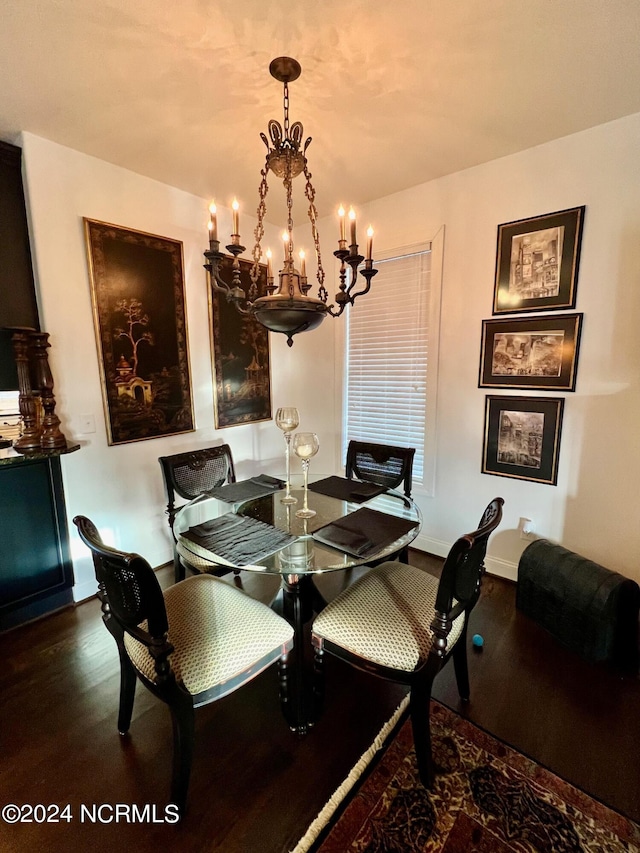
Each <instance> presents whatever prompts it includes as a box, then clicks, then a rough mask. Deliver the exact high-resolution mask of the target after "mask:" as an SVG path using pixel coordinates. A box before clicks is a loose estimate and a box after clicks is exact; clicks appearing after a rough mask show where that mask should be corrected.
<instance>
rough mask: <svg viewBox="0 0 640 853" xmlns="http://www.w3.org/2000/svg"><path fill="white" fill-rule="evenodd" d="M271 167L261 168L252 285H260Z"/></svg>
mask: <svg viewBox="0 0 640 853" xmlns="http://www.w3.org/2000/svg"><path fill="white" fill-rule="evenodd" d="M268 171H269V167H268V166H265V167H264V169H261V170H260V175H261V180H260V187H259V188H258V196H259V198H260V201H259V202H258V210H257V214H258V222H257V224H256V227H255V230H254V232H253V236H254V237H255V241H256V242H255V245H254V247H253V266H252V267H251V287H252V289H253V288H256V289H257V287H258V278H259V275H260V258H261V256H262V238H263V237H264V216H265V213H266V212H267V201H266V199H267V193H268V192H269V184H268V183H267V173H268Z"/></svg>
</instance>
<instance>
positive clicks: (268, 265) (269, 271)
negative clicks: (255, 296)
mask: <svg viewBox="0 0 640 853" xmlns="http://www.w3.org/2000/svg"><path fill="white" fill-rule="evenodd" d="M267 278H273V269H272V268H271V249H267Z"/></svg>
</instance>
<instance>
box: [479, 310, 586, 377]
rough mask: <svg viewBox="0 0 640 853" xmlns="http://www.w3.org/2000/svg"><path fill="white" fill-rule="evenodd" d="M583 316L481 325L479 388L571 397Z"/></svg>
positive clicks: (519, 318) (521, 318)
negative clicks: (552, 391)
mask: <svg viewBox="0 0 640 853" xmlns="http://www.w3.org/2000/svg"><path fill="white" fill-rule="evenodd" d="M582 320H583V315H582V314H556V315H554V316H553V317H548V316H547V317H508V318H501V319H496V320H483V321H482V342H481V346H480V376H479V379H478V387H480V388H524V389H526V388H531V389H534V388H535V389H538V390H544V389H547V388H553V389H555V390H558V391H575V387H576V373H577V367H578V354H579V349H580V334H581V330H582Z"/></svg>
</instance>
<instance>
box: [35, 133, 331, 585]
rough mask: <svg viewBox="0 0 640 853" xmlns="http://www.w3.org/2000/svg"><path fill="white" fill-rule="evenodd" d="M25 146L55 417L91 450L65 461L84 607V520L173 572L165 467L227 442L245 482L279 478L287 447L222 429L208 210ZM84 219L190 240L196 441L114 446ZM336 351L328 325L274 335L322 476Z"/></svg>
mask: <svg viewBox="0 0 640 853" xmlns="http://www.w3.org/2000/svg"><path fill="white" fill-rule="evenodd" d="M22 147H23V155H24V166H25V185H26V193H27V205H28V209H29V215H30V230H31V245H32V252H33V257H34V264H35V267H36V281H37V288H38V300H39V306H40V320H41V325H42V328H43V329H44V330H45V331H47V332H49V333H50V336H51V337H50V341H51V350H50V361H51V367H52V371H53V375H54V379H55V389H54V392H55V395H56V400H57V409H56V411H57V413H58V414H59V416H60V418H61V420H62V428H63V430H64V432H65V434H66V435H67V438H68V439H74V438H77V439H78V440H79V441H80V443H81V444H82V449H81V450H80V451H78V452H76V453H74V454H71V455H69V456H65V457H63V459H62V470H63V478H64V484H65V494H66V501H67V517H68V520H69V530H70V535H71V548H72V557H73V562H74V571H75V577H76V586H75V588H74V596H75V598H76V600H79V599H81V598H84V597H86V596H88V595H92V594H94V593H95V590H96V584H95V579H94V574H93V568H92V565H91V563H90V560H89V558H88V552H87V549H86V548H85V546H84V545H83V544H82V543H81V542H80V540H79V539H78V538H77V536H76V534H75V526H74V525H73V524H72V519H73V517H74V515H77V514H83V515H87V516H89V517H90V518H91V519H92V520H93V521H94V522H95V523H96V524H97V526H98V528H99V529H100V530H101V532H102V533H103V535H104V536H105V539H107V541H110V542H111V543H112V544H114V545H115V546H117V547H120V548H123V549H125V550H134V551H138V552H139V553H141V554H143V555H144V556H145V557H146V558H147V559H148V560H149V561H150V562H151V564H152V565H159V564H162V563H164V562H166V561H167V560H169V559H171V538H170V533H169V528H168V526H167V521H166V516H165V514H164V508H165V506H166V499H165V496H164V487H163V483H162V476H161V473H160V466H159V464H158V461H157V460H158V457H159V456H164V455H166V454H170V453H178V452H181V451H183V450H189V449H191V448H196V447H207V446H211V445H215V444H221V443H223V442H226V443H228V444H229V445H230V446H231V449H232V451H233V455H234V460H235V463H236V473H237V476H238V477H239V478H242V477H247V476H251V474H253V473H257V472H258V471H260V470H263V471H269V472H270V473H275V474H278V473H282V472H283V471H284V441H283V438H282V433H281V432H280V431H279V430H278V429H277V428H276V427H275V425H274V423H273V421H267V422H263V423H259V424H255V425H246V426H236V427H231V428H227V429H223V430H218V431H216V430H215V428H214V418H213V384H212V382H213V380H212V368H211V353H210V346H209V318H208V304H207V289H206V280H205V272H204V270H203V268H202V264H203V261H204V259H203V256H202V252H203V251H204V249H205V248H207V231H206V224H207V220H208V214H207V206H208V203H209V202H208V200H207V199H200V198H197V197H195V196H191V195H189V194H187V193H184V192H181V191H179V190H176V189H173V188H171V187H168V186H166V185H163V184H160V183H158V182H156V181H152V180H149V179H147V178H143V177H141V176H140V175H136V174H133V173H131V172H128V171H126V170H124V169H120V168H117V167H115V166H112V165H110V164H108V163H105V162H102V161H100V160H96V159H95V158H92V157H88V156H86V155H84V154H80V153H78V152H77V151H73V150H71V149H69V148H65V147H63V146H60V145H57V144H54V143H52V142H49V141H48V140H45V139H42V138H40V137H37V136H34V135H32V134H29V133H25V134H23V139H22ZM248 201H249V200H247V202H248ZM247 206H249V205H248V204H247ZM83 217H88V218H90V219H97V220H101V221H105V222H110V223H114V224H116V225H121V226H124V227H127V228H132V229H136V230H139V231H147V232H149V233H152V234H158V235H161V236H164V237H171V238H173V239H177V240H181V241H182V242H183V244H184V265H185V290H186V308H187V327H188V341H189V354H190V367H191V381H192V386H193V405H194V415H195V424H196V427H197V429H196V431H195V432H190V433H184V434H181V435H175V436H169V437H164V438H156V439H152V440H147V441H138V442H134V443H131V444H122V445H118V446H114V447H109V446H108V445H107V435H106V428H105V421H104V416H103V406H102V397H101V391H100V374H99V369H98V356H97V350H96V339H95V333H94V325H93V314H92V308H91V293H90V286H89V274H88V266H87V254H86V249H85V242H84V232H83V222H82V218H83ZM230 224H231V216H230V211H228V210H221V211H220V213H219V230H220V233H221V234H224V233H231V227H230ZM254 224H255V223H254V222H253V221H252V220H250V219H249V217H243V216H241V219H240V227H241V231H242V233H243V234H246V235H247V236H249V235H253V228H254ZM269 239H270V240H271V245H272V246H274V247H275V246H276V244H277V243H278V242H279V238H278V236H277V230H276V229H272V228H269V229H268V230H267V240H269ZM246 242H247V243H249V240H247V241H246ZM265 245H266V244H265ZM250 248H251V246H250ZM274 256H275V252H274ZM333 351H334V342H333V328H332V325H331V322H329V321H325V323H324V324H323V326H321V327H320V328H319V329H318V330H317V331H315V332H314V333H313V335H312V336H311V335H307V336H304V335H301V336H300V337H298V338H296V341H295V344H294V346H293V348H292V349H289V348H288V347H287V346H286V339H285V338H284V336H282V335H272V336H271V375H272V397H273V406H274V411H275V407H277V406H282V405H296V406H298V407H299V409H300V412H301V419H302V423H301V426H302V427H304V428H307V429H313V430H314V431H316V432H318V434H319V437H320V442H321V450H320V453H319V455H318V457H316V460H315V463H314V464H315V467H316V468H317V469H318V470H326V471H327V472H332V471H333V470H334V467H335V464H336V463H335V459H334V455H333V434H334V423H335V411H334V399H335V393H334V382H335V377H334V366H333ZM325 353H327V354H328V355H326V356H325V355H324V354H325ZM85 414H92V415H94V418H95V424H96V432H95V433H94V434H90V435H80V429H81V426H80V416H81V415H85Z"/></svg>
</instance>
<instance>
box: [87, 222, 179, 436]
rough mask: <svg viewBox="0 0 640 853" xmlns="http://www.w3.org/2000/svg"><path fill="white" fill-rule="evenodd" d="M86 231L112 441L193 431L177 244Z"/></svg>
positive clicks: (92, 228)
mask: <svg viewBox="0 0 640 853" xmlns="http://www.w3.org/2000/svg"><path fill="white" fill-rule="evenodd" d="M84 227H85V237H86V242H87V253H88V257H89V277H90V282H91V296H92V302H93V317H94V323H95V331H96V340H97V345H98V362H99V365H100V373H101V383H102V396H103V402H104V409H105V419H106V423H107V435H108V441H109V444H110V445H113V444H124V443H126V442H130V441H140V440H142V439H146V438H159V437H160V436H163V435H174V434H176V433H181V432H190V431H192V430H193V429H194V425H193V407H192V395H191V380H190V373H189V357H188V353H187V321H186V316H185V302H184V273H183V261H182V243H180V242H179V241H178V240H171V239H169V238H168V237H157V236H155V235H154V234H145V233H143V232H141V231H132V230H131V229H129V228H121V227H120V226H118V225H108V224H107V223H105V222H96V221H94V220H92V219H84Z"/></svg>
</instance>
